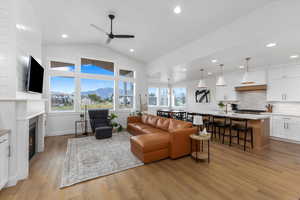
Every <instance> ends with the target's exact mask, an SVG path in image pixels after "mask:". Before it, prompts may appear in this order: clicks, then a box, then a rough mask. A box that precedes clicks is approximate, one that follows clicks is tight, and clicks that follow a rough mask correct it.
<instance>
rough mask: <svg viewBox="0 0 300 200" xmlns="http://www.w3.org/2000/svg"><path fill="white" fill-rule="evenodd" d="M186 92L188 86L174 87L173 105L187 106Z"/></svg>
mask: <svg viewBox="0 0 300 200" xmlns="http://www.w3.org/2000/svg"><path fill="white" fill-rule="evenodd" d="M186 94H187V91H186V88H173V98H172V99H173V106H185V105H186Z"/></svg>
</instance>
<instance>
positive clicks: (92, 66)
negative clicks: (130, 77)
mask: <svg viewBox="0 0 300 200" xmlns="http://www.w3.org/2000/svg"><path fill="white" fill-rule="evenodd" d="M81 73H87V74H98V75H106V76H114V63H111V62H105V61H100V60H92V59H87V58H82V59H81Z"/></svg>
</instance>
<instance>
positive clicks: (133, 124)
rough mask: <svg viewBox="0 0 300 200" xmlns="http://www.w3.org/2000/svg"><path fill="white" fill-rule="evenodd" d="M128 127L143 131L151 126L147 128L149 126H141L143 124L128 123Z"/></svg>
mask: <svg viewBox="0 0 300 200" xmlns="http://www.w3.org/2000/svg"><path fill="white" fill-rule="evenodd" d="M128 125H129V126H131V127H134V128H136V129H138V130H141V129H144V128H148V127H151V126H149V125H147V124H143V123H141V122H136V123H128Z"/></svg>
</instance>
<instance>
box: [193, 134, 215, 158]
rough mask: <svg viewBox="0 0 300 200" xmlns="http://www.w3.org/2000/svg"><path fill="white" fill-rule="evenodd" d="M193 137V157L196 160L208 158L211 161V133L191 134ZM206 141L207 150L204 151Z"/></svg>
mask: <svg viewBox="0 0 300 200" xmlns="http://www.w3.org/2000/svg"><path fill="white" fill-rule="evenodd" d="M190 138H191V157H192V158H193V159H194V160H195V161H196V162H198V161H200V160H206V159H207V161H208V163H209V162H210V149H209V148H210V138H211V134H207V135H196V134H193V135H190ZM204 142H207V151H206V152H205V151H204Z"/></svg>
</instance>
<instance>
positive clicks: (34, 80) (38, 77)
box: [26, 56, 44, 93]
mask: <svg viewBox="0 0 300 200" xmlns="http://www.w3.org/2000/svg"><path fill="white" fill-rule="evenodd" d="M43 81H44V68H43V67H42V66H41V65H40V64H39V63H38V62H37V61H36V60H35V59H34V58H33V57H32V56H30V57H29V62H28V72H27V83H26V90H27V92H36V93H43Z"/></svg>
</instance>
